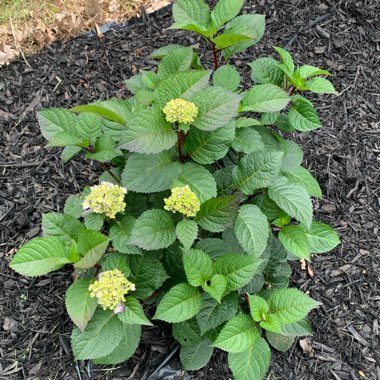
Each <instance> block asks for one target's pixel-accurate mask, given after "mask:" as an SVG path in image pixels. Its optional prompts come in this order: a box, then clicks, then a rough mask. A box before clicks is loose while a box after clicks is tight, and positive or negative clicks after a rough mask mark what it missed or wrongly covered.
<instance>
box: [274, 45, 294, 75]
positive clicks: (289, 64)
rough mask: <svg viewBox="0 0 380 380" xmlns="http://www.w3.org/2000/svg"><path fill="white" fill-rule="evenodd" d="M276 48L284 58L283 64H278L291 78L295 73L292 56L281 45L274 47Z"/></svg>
mask: <svg viewBox="0 0 380 380" xmlns="http://www.w3.org/2000/svg"><path fill="white" fill-rule="evenodd" d="M274 49H275V50H276V52H277V53H278V54H279V56H280V57H281V60H282V64H279V65H278V66H279V67H280V68H281V70H282V71H283V72H284V73H285V74H286V75H287V76H288V77H289V78H291V77H292V75H293V73H294V61H293V58H292V56H291V55H290V54H289V53H288V52H287V51H286V50H285V49H282V48H280V47H274Z"/></svg>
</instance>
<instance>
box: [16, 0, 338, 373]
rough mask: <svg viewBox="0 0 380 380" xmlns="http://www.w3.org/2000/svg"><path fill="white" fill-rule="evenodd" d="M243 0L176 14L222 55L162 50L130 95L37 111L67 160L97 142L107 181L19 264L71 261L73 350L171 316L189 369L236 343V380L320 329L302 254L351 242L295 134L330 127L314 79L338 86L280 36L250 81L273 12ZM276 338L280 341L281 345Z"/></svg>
mask: <svg viewBox="0 0 380 380" xmlns="http://www.w3.org/2000/svg"><path fill="white" fill-rule="evenodd" d="M242 6H243V0H220V1H219V2H218V3H217V5H216V6H215V7H214V9H212V10H211V11H210V10H209V7H208V5H207V4H206V3H205V2H204V0H177V1H176V2H175V4H174V5H173V16H174V21H175V23H174V25H173V26H172V28H177V29H183V30H187V31H190V32H194V33H197V34H199V35H201V36H202V37H203V38H204V40H205V41H206V42H207V43H208V44H209V46H210V51H211V52H212V57H213V63H212V64H213V68H210V67H209V65H208V64H207V62H203V61H202V60H201V57H200V56H199V55H198V53H196V52H195V51H194V50H193V49H192V48H191V47H185V46H182V45H173V44H172V45H168V46H164V47H161V48H159V49H158V50H156V51H155V52H153V53H152V55H151V56H152V57H153V58H156V59H157V60H159V64H158V68H157V69H155V70H152V71H141V72H140V73H139V74H137V75H135V76H133V77H132V78H130V79H128V80H127V81H126V86H127V89H128V90H129V91H130V92H131V93H132V94H133V96H131V97H129V98H128V99H110V100H106V101H99V102H95V103H92V104H87V105H79V106H77V107H75V108H73V109H71V110H66V109H57V108H51V109H46V110H43V111H41V112H39V114H38V119H39V124H40V127H41V133H42V134H43V136H44V137H45V138H46V139H47V140H48V142H49V143H48V145H49V146H52V147H63V150H62V154H61V155H62V159H63V160H64V161H65V162H66V161H69V160H70V159H72V158H73V157H75V156H77V155H79V154H84V156H85V157H86V158H87V159H89V160H93V161H98V162H99V163H100V165H101V167H102V168H103V170H104V172H103V173H102V174H101V175H100V178H99V184H98V185H95V186H92V187H85V188H84V189H83V192H82V193H81V194H76V195H71V196H69V198H68V199H67V200H66V203H65V207H64V212H63V213H48V214H45V215H43V220H42V230H43V236H42V237H37V238H35V239H32V240H31V241H29V242H28V243H26V244H25V245H24V246H23V247H22V248H21V249H20V250H19V251H18V252H17V253H16V255H15V256H14V257H13V259H12V261H11V264H10V266H11V267H12V268H13V269H14V270H15V271H17V272H18V273H20V274H22V275H25V276H42V275H45V274H47V273H49V272H51V271H54V270H57V269H59V268H62V267H63V266H64V265H70V266H71V267H73V269H74V272H73V279H74V282H73V283H72V285H71V286H70V287H69V288H68V290H67V293H66V307H67V312H68V314H69V316H70V318H71V319H72V321H73V323H74V324H75V326H74V329H73V332H72V336H71V343H72V350H73V353H74V357H75V359H76V360H81V359H91V360H93V362H94V363H100V364H116V363H120V362H123V361H125V360H127V359H128V358H129V357H130V356H131V355H133V353H134V351H135V349H136V348H137V346H138V343H139V340H140V335H141V327H142V326H149V325H152V321H154V320H161V321H165V322H168V323H171V324H172V328H173V329H172V331H173V336H174V338H175V339H176V340H177V341H178V342H179V343H180V345H181V349H180V359H181V361H182V364H183V366H184V368H185V369H188V370H196V369H199V368H202V367H203V366H205V365H206V364H207V362H208V361H209V359H210V357H211V355H212V353H213V352H214V349H215V348H218V349H221V350H224V351H227V352H228V363H229V366H230V368H231V370H232V372H233V375H234V378H235V379H237V380H252V379H262V378H264V377H265V375H266V372H267V370H268V367H269V364H270V358H271V349H270V346H272V347H273V348H275V349H277V350H279V351H282V352H285V351H286V350H287V349H289V347H290V346H291V345H292V343H293V342H294V340H295V338H296V337H297V336H303V335H308V334H311V327H310V322H309V321H308V319H307V315H308V313H309V312H310V311H311V310H312V309H314V308H316V307H317V306H318V302H316V301H315V300H313V299H312V298H311V297H310V296H308V295H306V294H305V293H303V292H301V291H300V290H297V289H294V288H289V277H290V275H291V267H290V265H289V261H290V260H299V259H304V260H307V261H310V259H311V255H312V254H315V253H316V254H320V253H324V252H327V251H329V250H331V249H333V248H334V247H335V246H337V245H338V244H339V238H338V236H337V234H336V233H335V232H334V230H333V229H332V228H331V227H329V226H327V225H326V224H324V223H321V222H318V221H316V220H314V219H313V203H312V198H321V196H322V194H321V189H320V187H319V185H318V182H317V181H316V180H315V178H314V177H313V176H312V175H311V174H310V173H309V171H308V170H307V169H305V168H304V167H303V166H302V161H303V151H302V149H301V147H300V146H299V145H298V144H297V143H296V142H294V141H293V140H292V139H290V138H289V136H291V135H290V134H291V133H292V134H293V133H296V132H308V131H312V130H314V129H317V128H320V127H321V122H320V119H319V117H318V113H317V111H316V109H315V107H314V105H313V104H312V102H311V101H310V100H308V99H307V98H306V97H305V96H307V94H308V93H321V94H322V93H327V94H334V93H335V89H334V87H333V85H332V84H331V83H330V81H329V80H328V79H326V78H325V76H328V75H330V74H329V72H328V71H326V70H322V69H319V68H317V67H313V66H308V65H304V66H298V67H297V66H296V65H295V63H294V61H293V58H292V57H291V55H290V54H289V53H288V52H287V51H286V50H284V49H282V48H279V47H275V52H274V55H275V56H276V57H275V58H272V57H260V58H257V59H255V60H253V61H252V62H250V63H249V62H247V65H249V66H250V68H251V78H252V84H251V86H250V87H249V88H246V87H243V86H242V85H241V77H240V74H239V72H238V71H237V70H236V69H235V68H234V67H233V66H232V65H230V64H228V61H229V59H230V57H231V56H232V55H234V54H236V53H240V52H242V51H244V50H245V49H247V48H249V47H250V46H252V45H253V44H255V43H257V42H258V41H259V40H260V39H261V38H262V36H263V34H264V30H265V18H264V16H263V15H257V14H256V15H249V14H245V15H241V16H238V14H239V12H240V10H241V7H242ZM268 343H269V344H268Z"/></svg>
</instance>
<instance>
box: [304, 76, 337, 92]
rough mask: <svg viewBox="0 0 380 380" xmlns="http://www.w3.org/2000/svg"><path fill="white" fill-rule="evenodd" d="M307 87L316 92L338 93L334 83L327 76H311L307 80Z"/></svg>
mask: <svg viewBox="0 0 380 380" xmlns="http://www.w3.org/2000/svg"><path fill="white" fill-rule="evenodd" d="M306 87H307V89H308V90H310V91H311V92H314V93H316V94H336V90H335V88H334V86H333V85H332V83H331V82H330V81H329V80H328V79H325V78H319V77H315V78H311V79H310V80H308V81H307V82H306Z"/></svg>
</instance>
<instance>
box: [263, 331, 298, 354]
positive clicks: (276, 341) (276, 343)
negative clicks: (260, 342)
mask: <svg viewBox="0 0 380 380" xmlns="http://www.w3.org/2000/svg"><path fill="white" fill-rule="evenodd" d="M265 335H266V337H267V340H268V342H269V344H270V345H271V346H272V347H273V348H275V349H276V350H277V351H280V352H286V351H288V350H289V348H290V347H291V346H292V345H293V343H294V337H292V336H285V335H282V334H278V333H273V332H270V331H267V332H266V334H265Z"/></svg>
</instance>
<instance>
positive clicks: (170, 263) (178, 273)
mask: <svg viewBox="0 0 380 380" xmlns="http://www.w3.org/2000/svg"><path fill="white" fill-rule="evenodd" d="M163 264H164V267H165V270H166V273H167V274H168V276H169V278H170V280H168V282H170V284H171V285H176V284H180V283H181V282H186V281H187V278H186V273H185V269H184V267H183V250H182V249H181V248H180V246H179V245H178V244H173V245H172V246H171V247H169V248H167V249H165V251H164V257H163Z"/></svg>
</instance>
